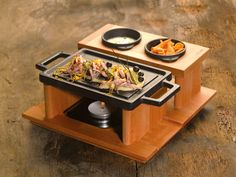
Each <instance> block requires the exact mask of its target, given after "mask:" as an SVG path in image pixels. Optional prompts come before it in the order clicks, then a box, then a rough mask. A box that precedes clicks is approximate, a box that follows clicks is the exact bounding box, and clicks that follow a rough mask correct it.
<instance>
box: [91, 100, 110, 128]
mask: <svg viewBox="0 0 236 177" xmlns="http://www.w3.org/2000/svg"><path fill="white" fill-rule="evenodd" d="M88 111H89V113H90V116H91V121H92V122H93V123H94V124H96V125H97V126H98V127H101V128H107V127H109V124H110V122H111V119H110V118H111V113H112V111H113V110H112V108H111V107H108V106H107V105H106V104H105V103H104V102H101V101H95V102H92V103H91V104H89V106H88Z"/></svg>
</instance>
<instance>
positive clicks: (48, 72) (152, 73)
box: [36, 48, 180, 110]
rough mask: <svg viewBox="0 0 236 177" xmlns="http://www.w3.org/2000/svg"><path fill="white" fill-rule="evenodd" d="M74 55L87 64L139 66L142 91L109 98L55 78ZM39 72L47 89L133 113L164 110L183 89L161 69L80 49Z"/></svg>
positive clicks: (85, 86) (81, 84)
mask: <svg viewBox="0 0 236 177" xmlns="http://www.w3.org/2000/svg"><path fill="white" fill-rule="evenodd" d="M75 55H81V56H82V57H83V58H85V59H87V60H93V59H98V58H100V59H102V60H104V61H109V62H112V63H113V64H124V65H128V66H129V67H133V66H138V67H139V68H140V70H141V71H142V72H144V78H145V83H144V86H143V88H142V90H135V91H131V92H115V93H112V94H109V93H108V91H107V90H101V89H99V88H97V87H96V86H94V85H92V84H91V83H89V82H86V81H76V82H71V81H68V80H66V79H63V78H55V77H54V76H53V72H54V71H55V70H56V69H57V68H58V67H61V66H64V65H65V64H66V63H68V62H69V61H71V60H72V58H73V57H74V56H75ZM58 58H64V60H63V61H61V62H60V63H58V64H56V65H54V66H52V67H51V68H48V67H47V65H48V64H49V63H51V62H52V61H54V60H56V59H58ZM36 68H37V69H39V70H41V71H42V72H41V73H40V75H39V79H40V81H41V82H43V83H44V84H47V85H52V86H55V87H58V88H60V89H63V90H67V91H71V92H73V93H74V94H77V95H80V96H83V97H87V98H90V99H93V100H100V101H104V102H106V103H108V104H112V105H115V106H116V107H119V108H122V109H127V110H132V109H134V108H135V107H137V106H138V105H139V104H141V103H146V104H152V105H155V106H161V105H162V104H164V103H165V102H166V101H168V100H169V99H170V98H171V97H172V96H174V95H175V94H176V93H177V92H178V91H179V89H180V86H179V85H177V84H174V83H172V82H170V80H171V78H172V75H171V72H170V71H166V70H162V69H159V68H155V67H151V66H148V65H144V64H140V63H137V62H133V61H127V60H126V59H123V58H117V57H116V56H112V55H108V54H105V53H101V52H97V51H94V50H91V49H86V48H83V49H80V50H79V51H77V52H75V53H74V54H71V55H70V54H66V53H64V52H58V53H56V54H55V55H53V56H51V57H49V58H47V59H45V60H43V61H42V62H39V63H38V64H36ZM162 87H167V88H169V90H168V91H167V92H166V93H165V94H164V95H162V96H161V97H160V98H158V99H154V98H151V97H150V96H151V95H152V94H154V93H155V92H156V91H157V90H158V89H160V88H162Z"/></svg>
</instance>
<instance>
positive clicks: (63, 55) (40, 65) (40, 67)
mask: <svg viewBox="0 0 236 177" xmlns="http://www.w3.org/2000/svg"><path fill="white" fill-rule="evenodd" d="M69 56H70V54H68V53H65V52H63V51H60V52H57V53H55V54H54V55H52V56H50V57H48V58H46V59H44V60H42V61H41V62H39V63H37V64H36V65H35V66H36V68H37V69H38V70H40V71H45V70H47V69H48V67H47V65H48V64H49V63H51V62H53V61H55V60H56V59H58V58H67V57H69Z"/></svg>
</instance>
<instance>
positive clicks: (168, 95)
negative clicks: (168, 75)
mask: <svg viewBox="0 0 236 177" xmlns="http://www.w3.org/2000/svg"><path fill="white" fill-rule="evenodd" d="M162 84H163V85H162V87H167V88H169V90H168V91H167V92H166V93H165V94H164V95H162V96H161V97H160V98H151V97H147V96H143V97H142V98H141V99H142V102H143V103H146V104H151V105H154V106H161V105H163V104H164V103H165V102H167V101H168V100H169V99H170V98H171V97H172V96H174V95H175V94H176V93H177V92H178V91H179V90H180V86H179V85H177V84H175V83H172V82H170V81H167V80H164V81H163V83H162Z"/></svg>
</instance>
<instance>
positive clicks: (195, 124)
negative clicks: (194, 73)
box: [0, 0, 236, 177]
mask: <svg viewBox="0 0 236 177" xmlns="http://www.w3.org/2000/svg"><path fill="white" fill-rule="evenodd" d="M0 14H1V16H0V22H1V25H0V32H1V35H0V42H1V45H0V61H1V63H0V99H1V101H0V134H1V136H0V152H1V153H0V176H5V177H81V176H89V177H93V176H94V177H95V176H96V177H100V176H101V177H108V176H109V177H118V176H121V177H126V176H127V177H130V176H136V177H137V176H138V177H144V176H145V177H154V176H155V177H185V176H188V177H205V176H207V177H222V176H224V177H235V176H236V172H235V169H236V160H235V159H236V69H235V68H236V59H235V56H236V50H235V45H236V2H235V0H216V1H210V0H176V1H174V0H116V1H110V0H80V1H72V0H51V1H47V0H42V1H29V0H21V1H13V0H9V1H6V0H1V6H0ZM108 23H112V24H118V25H120V26H129V27H132V28H135V29H138V30H141V31H146V32H149V33H154V34H160V35H162V36H170V37H171V38H176V39H179V40H183V41H187V42H190V43H195V44H198V45H202V46H205V47H208V48H210V52H209V57H208V59H207V60H206V61H205V63H204V65H203V68H202V71H203V73H202V81H201V82H202V85H204V86H206V87H209V88H213V89H216V90H217V95H216V97H215V98H214V99H213V100H212V101H211V102H210V103H209V104H207V105H206V107H205V109H203V110H202V111H201V113H200V114H198V115H197V116H196V119H195V120H194V121H192V122H191V123H190V124H189V126H188V128H186V129H184V130H182V132H181V133H180V134H178V135H177V136H176V137H175V138H174V139H173V140H172V141H171V142H170V143H169V144H168V145H167V146H166V147H165V148H164V149H163V150H162V151H161V153H160V154H159V155H157V156H154V158H153V159H152V160H151V161H149V162H148V163H147V164H144V165H143V164H139V163H136V162H135V161H132V160H129V159H127V158H124V157H121V156H119V155H115V154H113V153H110V152H107V151H105V150H101V149H98V148H96V147H93V146H90V145H87V144H84V143H81V142H80V141H76V140H73V139H71V138H67V137H64V136H62V135H59V134H56V133H53V132H50V131H48V130H45V129H42V128H40V127H38V126H35V125H32V124H31V123H30V122H28V121H27V120H24V119H22V118H21V113H22V112H23V111H25V110H26V109H27V108H28V107H30V106H31V105H35V104H37V103H39V102H40V101H42V100H43V85H42V84H41V83H40V82H39V80H38V71H36V69H35V68H34V64H35V63H37V62H38V61H40V60H42V59H43V58H45V57H47V56H49V55H52V54H53V53H55V52H57V51H60V50H64V51H66V52H73V51H75V50H77V42H78V41H79V40H81V39H83V38H84V37H85V36H87V35H88V34H91V33H92V32H93V31H94V30H96V29H98V28H100V27H102V26H104V25H105V24H108Z"/></svg>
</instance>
